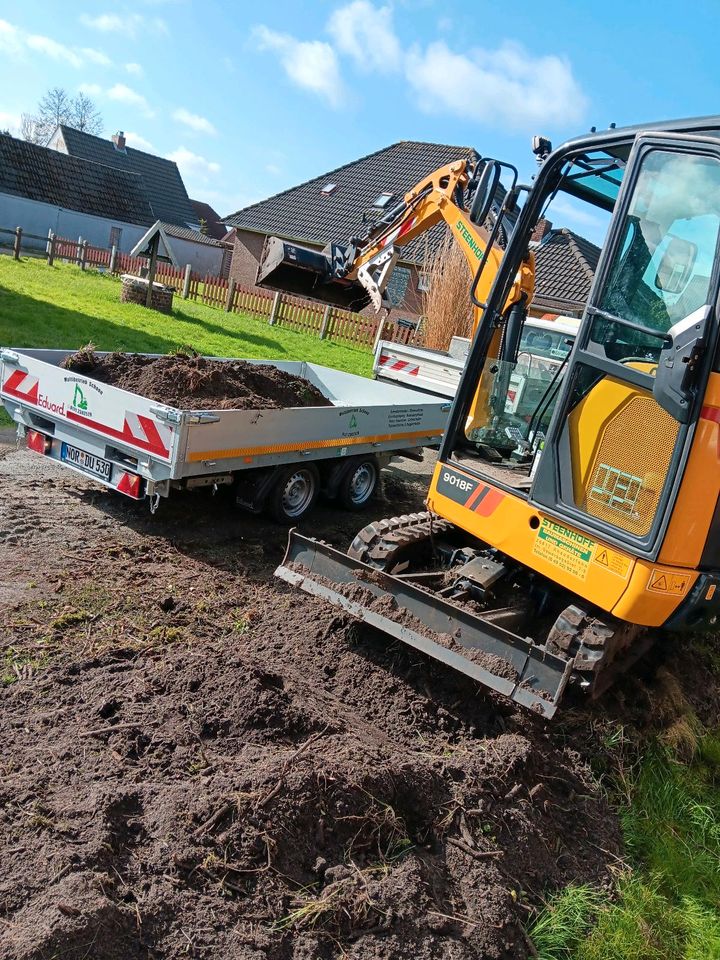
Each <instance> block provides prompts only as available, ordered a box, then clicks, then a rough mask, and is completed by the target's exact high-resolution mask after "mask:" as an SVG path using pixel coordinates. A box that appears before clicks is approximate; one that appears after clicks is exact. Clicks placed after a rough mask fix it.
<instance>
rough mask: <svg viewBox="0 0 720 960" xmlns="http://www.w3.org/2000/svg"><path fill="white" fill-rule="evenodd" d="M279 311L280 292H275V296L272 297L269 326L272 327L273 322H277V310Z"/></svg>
mask: <svg viewBox="0 0 720 960" xmlns="http://www.w3.org/2000/svg"><path fill="white" fill-rule="evenodd" d="M279 309H280V291H279V290H276V291H275V296H274V297H273V305H272V310H271V311H270V319H269V320H268V323H269V324H270V326H271V327H272V326H274V324H275V321H276V320H277V315H278V310H279Z"/></svg>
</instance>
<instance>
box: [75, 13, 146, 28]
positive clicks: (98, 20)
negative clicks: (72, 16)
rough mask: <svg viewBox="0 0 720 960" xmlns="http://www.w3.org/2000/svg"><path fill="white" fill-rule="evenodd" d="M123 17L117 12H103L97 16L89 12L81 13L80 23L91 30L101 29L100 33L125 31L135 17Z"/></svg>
mask: <svg viewBox="0 0 720 960" xmlns="http://www.w3.org/2000/svg"><path fill="white" fill-rule="evenodd" d="M136 16H137V14H134V15H133V16H132V17H130V16H128V17H121V16H120V15H119V14H117V13H101V14H99V15H98V16H97V17H91V16H90V14H89V13H83V14H81V15H80V23H82V24H83V26H85V27H90V29H91V30H99V31H100V33H125V32H126V29H127V25H128V23H130V22H132V20H133V19H134V17H136Z"/></svg>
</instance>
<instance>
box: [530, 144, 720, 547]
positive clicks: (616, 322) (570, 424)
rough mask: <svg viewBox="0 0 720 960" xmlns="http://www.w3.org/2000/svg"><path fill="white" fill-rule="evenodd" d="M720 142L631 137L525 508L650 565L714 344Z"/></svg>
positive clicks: (679, 471)
mask: <svg viewBox="0 0 720 960" xmlns="http://www.w3.org/2000/svg"><path fill="white" fill-rule="evenodd" d="M719 235H720V144H717V143H716V142H713V141H711V140H710V139H709V138H686V137H680V136H675V135H672V134H666V135H663V136H641V137H639V138H638V140H637V141H636V143H635V146H634V148H633V151H632V153H631V155H630V158H629V161H628V167H627V170H626V173H625V177H624V180H623V186H622V189H621V192H620V195H619V196H618V200H617V203H616V207H615V212H614V216H613V220H612V223H611V226H610V231H609V235H608V239H607V242H606V244H605V249H604V253H603V256H602V258H601V261H600V263H599V265H598V271H597V273H596V276H595V281H594V285H593V289H592V291H591V294H590V299H589V302H588V305H587V307H586V312H585V316H584V318H583V322H582V324H581V327H580V330H579V333H578V337H577V341H576V344H575V347H574V350H573V353H572V355H571V358H570V362H569V366H568V370H567V373H566V376H565V378H564V381H563V385H562V388H561V394H560V397H559V400H558V403H557V406H556V408H555V413H554V416H553V420H552V423H551V425H550V431H549V435H548V437H547V440H546V443H545V448H544V451H543V454H542V457H541V458H540V462H539V464H538V469H537V471H536V474H535V478H534V482H533V486H532V488H531V491H530V497H531V500H533V501H534V502H535V503H537V504H539V505H540V506H542V507H547V508H550V509H551V510H554V511H556V512H560V513H562V515H563V516H564V517H566V518H567V519H568V520H570V521H572V520H576V522H578V523H579V524H581V525H582V526H583V527H588V526H590V527H594V528H596V529H597V530H598V533H599V534H600V535H601V536H602V537H603V538H604V539H605V540H610V541H616V542H618V543H619V544H620V545H624V546H625V547H626V549H627V547H628V546H630V547H631V548H632V550H633V552H634V553H635V554H637V555H646V556H650V555H651V554H652V553H653V550H654V549H655V547H656V545H657V543H658V541H659V537H660V536H661V532H662V530H663V529H664V524H665V521H666V520H667V519H668V518H669V515H670V512H671V510H672V498H673V495H674V488H675V482H676V480H677V479H679V477H680V476H681V471H682V467H683V465H684V461H685V458H686V456H687V452H688V446H689V441H690V439H691V436H690V434H691V430H692V425H693V423H694V421H695V420H696V419H697V416H698V413H699V407H700V403H701V400H702V396H703V394H704V390H705V384H706V381H707V377H708V374H709V371H710V369H711V366H712V363H711V360H712V354H713V353H714V348H715V340H716V326H717V324H716V317H715V312H714V304H715V300H716V296H717V285H718V279H717V272H718V271H717V265H718V257H717V249H718V237H719Z"/></svg>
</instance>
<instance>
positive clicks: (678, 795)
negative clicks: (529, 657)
mask: <svg viewBox="0 0 720 960" xmlns="http://www.w3.org/2000/svg"><path fill="white" fill-rule="evenodd" d="M719 779H720V737H718V736H717V735H713V734H705V735H703V736H701V737H700V738H699V741H698V753H697V755H696V758H695V759H694V760H693V762H692V763H690V764H687V765H686V764H682V763H679V762H678V761H677V760H675V759H674V758H673V757H672V756H671V754H670V753H669V752H668V751H665V750H663V749H662V748H660V747H659V746H658V747H654V748H653V749H652V750H651V751H650V752H649V753H648V755H647V756H646V757H645V758H644V760H643V761H642V762H641V764H640V766H639V769H638V771H637V773H636V775H635V777H634V779H633V782H632V788H631V801H630V803H629V804H628V805H626V806H625V807H624V808H623V809H622V810H621V822H622V827H623V833H624V836H625V842H626V845H627V850H628V854H629V857H630V859H631V861H632V864H633V867H634V869H633V870H632V871H631V872H630V871H629V872H627V873H625V874H623V875H621V876H620V878H619V880H618V884H617V890H616V897H615V898H614V899H610V898H609V897H608V895H607V894H605V893H603V892H600V891H597V890H593V889H591V888H589V887H571V888H569V889H567V890H565V891H563V892H562V893H561V894H560V895H558V896H557V897H556V898H554V899H553V900H552V901H551V902H550V903H549V905H548V907H547V909H546V910H545V911H544V912H543V913H542V914H541V915H540V917H539V918H538V919H537V921H536V922H535V924H534V926H533V928H532V930H531V936H532V939H533V941H534V943H535V945H536V948H537V951H538V956H539V957H540V958H541V960H618V958H623V960H718V958H720V913H719V912H718V910H719V908H720V793H719V792H718V780H719Z"/></svg>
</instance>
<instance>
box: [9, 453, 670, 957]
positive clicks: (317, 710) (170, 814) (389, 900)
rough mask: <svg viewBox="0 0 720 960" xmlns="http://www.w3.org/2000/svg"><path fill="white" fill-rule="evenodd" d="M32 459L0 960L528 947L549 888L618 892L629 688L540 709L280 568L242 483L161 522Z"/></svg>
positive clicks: (19, 593) (14, 467)
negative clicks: (613, 726)
mask: <svg viewBox="0 0 720 960" xmlns="http://www.w3.org/2000/svg"><path fill="white" fill-rule="evenodd" d="M8 449H9V451H10V452H8V453H7V456H6V457H5V458H4V459H2V458H0V485H3V486H5V487H7V488H8V489H9V488H10V485H11V484H12V491H13V494H12V496H11V497H3V498H0V562H2V564H3V574H4V576H3V582H2V584H0V600H2V604H1V605H0V639H1V642H2V658H1V659H0V675H1V677H2V684H3V686H2V688H1V689H0V729H2V731H3V751H2V756H0V864H1V865H2V866H1V867H0V956H1V957H2V958H3V960H49V958H51V957H63V960H80V958H93V960H121V958H122V960H140V958H142V960H181V958H183V960H184V958H188V957H191V958H198V960H211V958H212V960H215V958H223V960H225V958H227V960H340V958H351V960H380V958H382V960H406V958H407V957H413V958H416V960H431V958H432V960H440V958H442V960H445V958H447V960H479V958H483V960H525V958H527V957H528V956H530V955H532V947H531V945H528V942H527V938H526V935H525V933H524V925H525V924H526V923H527V921H528V920H529V918H530V917H531V911H532V909H533V908H534V907H537V906H539V905H540V904H541V903H542V897H543V896H545V895H547V894H549V893H552V891H554V890H557V889H558V888H561V887H564V886H565V885H567V884H570V883H591V884H605V883H610V882H611V877H612V868H613V867H616V866H617V864H618V857H622V850H621V846H620V834H619V829H618V823H617V819H616V817H615V815H614V814H613V812H612V811H611V809H610V808H609V807H608V804H607V802H606V795H605V790H604V788H603V787H602V786H601V784H600V783H599V782H598V779H597V777H596V775H595V774H594V773H593V772H592V769H591V766H590V761H591V760H592V758H593V751H597V750H598V742H599V741H600V740H602V738H603V737H604V736H605V734H606V731H607V728H606V727H605V726H604V725H605V724H606V723H607V722H608V720H607V718H608V715H609V714H610V713H611V712H612V709H613V708H612V706H611V703H612V702H613V701H608V700H604V701H603V702H602V704H600V705H599V706H598V707H597V708H587V710H586V712H582V711H579V712H576V713H575V714H574V715H573V713H572V711H571V712H570V713H569V714H565V715H564V716H563V718H561V719H560V721H559V722H556V723H553V724H550V725H547V724H543V723H542V722H541V721H540V720H538V719H537V718H536V717H534V716H532V715H530V714H528V713H521V712H519V711H516V710H514V709H513V708H512V707H511V706H510V705H509V704H508V703H507V702H505V701H502V700H500V699H498V698H494V697H492V696H488V695H486V694H485V693H484V692H483V691H482V689H481V688H480V687H478V686H477V685H476V684H474V683H473V682H472V681H470V680H469V679H468V678H463V677H461V676H458V675H457V674H454V673H452V672H451V671H449V670H447V669H445V668H444V667H443V666H442V665H441V664H438V663H436V662H431V661H429V660H428V659H427V658H425V657H423V656H422V655H420V654H418V653H416V652H414V651H413V650H411V649H409V648H406V647H403V646H402V645H400V644H393V643H388V642H387V640H386V639H385V638H383V637H380V636H378V635H376V634H373V633H372V632H371V631H368V630H367V629H365V628H363V627H362V626H360V625H358V624H357V623H356V622H354V621H353V620H352V619H350V618H348V617H345V616H344V615H339V613H338V611H337V610H336V609H334V608H332V607H330V606H328V605H326V604H323V603H318V602H314V601H313V600H312V599H311V598H310V597H308V596H306V595H305V594H301V593H298V592H295V591H293V590H292V589H291V588H290V587H288V586H287V585H286V584H284V583H282V582H280V581H278V580H274V579H273V577H272V571H273V569H274V568H275V566H276V565H277V564H278V563H279V562H280V560H281V558H282V553H283V547H284V544H283V543H282V542H281V541H280V539H279V537H278V531H277V528H276V527H274V526H272V525H269V524H266V523H264V521H262V520H261V519H259V518H253V517H248V516H247V515H238V514H236V513H233V512H232V510H231V503H230V502H229V501H228V502H224V501H223V499H222V497H221V496H218V497H215V498H211V497H204V496H202V495H187V496H186V497H182V496H181V497H178V498H177V499H176V500H175V501H172V500H171V501H169V502H168V503H167V504H164V505H163V510H162V511H161V512H159V513H158V514H157V515H156V516H155V517H154V518H150V517H149V516H147V515H146V514H145V513H140V512H139V511H138V510H137V508H136V507H135V505H134V504H132V503H128V502H127V501H125V500H122V499H120V498H117V497H113V496H112V495H111V494H108V493H106V492H105V491H104V490H102V491H89V490H88V487H87V484H86V483H85V482H84V481H83V478H82V477H76V476H75V475H74V474H67V475H66V474H64V473H58V472H57V471H56V470H55V469H53V466H52V464H48V463H47V462H46V461H45V460H44V459H43V458H41V457H37V456H35V455H33V454H31V453H29V452H27V451H15V450H14V449H11V448H8ZM423 488H424V484H423V483H420V484H418V485H417V488H414V490H415V492H414V493H413V494H412V496H410V495H408V497H407V500H408V503H407V506H408V508H409V509H417V508H418V506H419V503H420V500H421V498H422V493H423ZM401 494H402V485H393V505H394V506H395V507H397V504H398V502H399V500H400V498H401ZM413 498H414V501H415V502H412V500H413ZM388 506H389V505H387V504H386V505H385V507H386V508H387V507H388ZM388 512H389V510H388ZM369 519H370V517H367V518H360V520H358V517H357V515H355V516H348V515H338V514H337V513H336V512H333V511H332V510H330V509H329V508H328V509H324V510H320V511H319V512H318V513H317V514H316V515H315V516H314V517H313V533H314V534H315V535H316V536H319V537H322V538H323V539H327V540H329V541H331V542H333V543H337V544H340V545H342V546H347V545H348V544H349V543H350V541H351V539H352V537H353V536H354V533H355V531H356V530H357V528H358V526H362V524H363V522H367V520H369ZM69 531H72V534H71V535H70V534H69ZM685 659H686V660H687V659H688V658H685ZM626 689H627V691H628V693H627V699H628V701H629V702H631V703H632V704H633V705H634V707H633V709H636V710H638V711H639V710H640V707H639V704H640V703H641V701H642V702H645V701H644V700H643V698H644V696H645V695H644V693H643V690H644V687H643V686H642V685H641V684H639V683H638V681H637V680H633V681H632V683H629V685H628V687H627V688H626ZM593 762H594V761H593Z"/></svg>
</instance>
